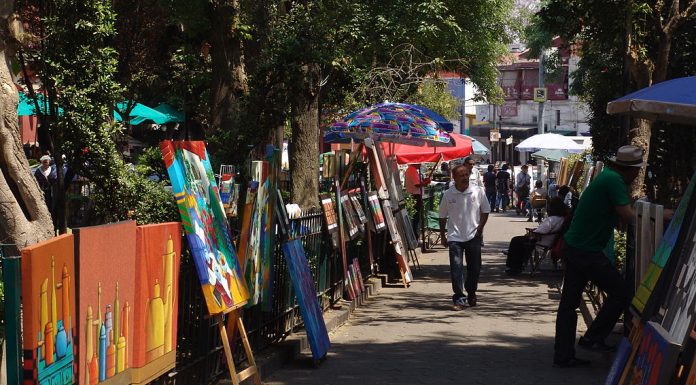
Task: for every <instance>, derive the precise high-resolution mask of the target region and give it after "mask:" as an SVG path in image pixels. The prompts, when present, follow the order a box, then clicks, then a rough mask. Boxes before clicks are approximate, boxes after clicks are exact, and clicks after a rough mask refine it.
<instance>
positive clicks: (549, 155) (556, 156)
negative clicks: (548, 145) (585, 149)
mask: <svg viewBox="0 0 696 385" xmlns="http://www.w3.org/2000/svg"><path fill="white" fill-rule="evenodd" d="M568 155H570V153H569V152H568V151H566V150H540V151H537V152H535V153H533V154H532V155H531V156H532V157H533V158H541V159H544V160H545V161H547V162H560V161H561V158H567V157H568Z"/></svg>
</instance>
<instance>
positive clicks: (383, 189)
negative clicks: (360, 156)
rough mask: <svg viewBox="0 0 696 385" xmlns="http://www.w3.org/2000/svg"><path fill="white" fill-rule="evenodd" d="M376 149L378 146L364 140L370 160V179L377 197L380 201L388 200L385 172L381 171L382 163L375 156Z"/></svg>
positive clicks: (369, 140) (377, 156)
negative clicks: (375, 189) (375, 188)
mask: <svg viewBox="0 0 696 385" xmlns="http://www.w3.org/2000/svg"><path fill="white" fill-rule="evenodd" d="M377 147H379V146H378V145H377V144H375V142H374V141H373V140H372V139H369V138H368V139H365V148H366V149H367V157H368V159H369V160H370V168H371V170H372V179H373V181H374V183H375V187H377V195H378V196H379V198H380V199H389V192H388V191H387V181H386V178H385V172H384V170H383V169H382V163H381V161H380V157H379V155H378V154H377Z"/></svg>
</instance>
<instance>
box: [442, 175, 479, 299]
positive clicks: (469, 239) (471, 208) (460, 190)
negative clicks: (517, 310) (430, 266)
mask: <svg viewBox="0 0 696 385" xmlns="http://www.w3.org/2000/svg"><path fill="white" fill-rule="evenodd" d="M469 175H470V174H469V168H468V167H466V166H465V165H458V166H456V167H454V168H453V169H452V177H453V178H454V186H453V187H450V188H449V189H447V190H446V191H445V193H444V194H443V195H442V199H441V200H440V213H439V214H440V215H439V217H440V236H441V239H442V245H443V246H445V247H449V260H450V276H451V280H452V291H454V295H453V296H452V301H453V302H454V305H453V309H454V310H462V309H463V308H464V307H465V306H466V304H467V302H468V304H469V306H476V289H477V287H478V280H479V274H480V272H481V241H482V238H483V228H484V226H485V225H486V221H488V213H490V212H491V207H490V205H489V204H488V200H487V199H486V195H485V193H484V191H483V189H481V188H480V187H478V186H474V185H471V184H470V183H469ZM448 218H449V220H448ZM445 228H447V233H446V234H445ZM463 256H464V257H465V258H466V282H464V266H463V258H462V257H463ZM464 289H466V292H467V294H468V298H467V295H465V294H464Z"/></svg>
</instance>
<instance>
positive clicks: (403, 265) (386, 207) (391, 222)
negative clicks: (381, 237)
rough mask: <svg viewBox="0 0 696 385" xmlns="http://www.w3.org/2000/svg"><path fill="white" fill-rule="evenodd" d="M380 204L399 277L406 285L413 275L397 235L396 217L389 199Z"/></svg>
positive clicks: (399, 237)
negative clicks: (399, 273) (394, 254)
mask: <svg viewBox="0 0 696 385" xmlns="http://www.w3.org/2000/svg"><path fill="white" fill-rule="evenodd" d="M382 205H383V211H384V218H385V222H386V223H387V228H388V229H389V235H390V236H391V240H392V245H393V246H394V252H395V253H396V262H397V263H398V265H399V271H400V272H401V279H402V281H403V282H404V286H407V285H408V284H409V283H410V282H411V281H413V275H412V274H411V268H410V267H408V261H407V260H406V255H405V253H404V249H403V246H402V240H401V236H400V235H399V229H398V228H397V225H396V219H394V213H392V210H391V204H390V203H389V201H388V200H386V201H384V202H382Z"/></svg>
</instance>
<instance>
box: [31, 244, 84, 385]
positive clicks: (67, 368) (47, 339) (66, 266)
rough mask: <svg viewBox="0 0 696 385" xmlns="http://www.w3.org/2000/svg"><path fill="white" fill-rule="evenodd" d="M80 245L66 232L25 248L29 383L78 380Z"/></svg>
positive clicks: (63, 384) (66, 384)
mask: <svg viewBox="0 0 696 385" xmlns="http://www.w3.org/2000/svg"><path fill="white" fill-rule="evenodd" d="M74 247H75V246H74V240H73V236H72V235H68V234H66V235H61V236H59V237H55V238H51V239H49V240H47V241H44V242H41V243H37V244H35V245H32V246H29V247H26V248H24V249H23V250H22V306H23V308H24V317H23V336H24V338H23V340H22V347H23V350H24V383H25V384H57V385H69V384H73V383H75V381H76V376H75V373H74V368H75V366H76V365H74V363H75V362H74V361H75V359H76V356H77V349H76V346H75V341H76V337H77V322H78V319H77V317H76V311H75V304H76V299H75V254H74Z"/></svg>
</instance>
